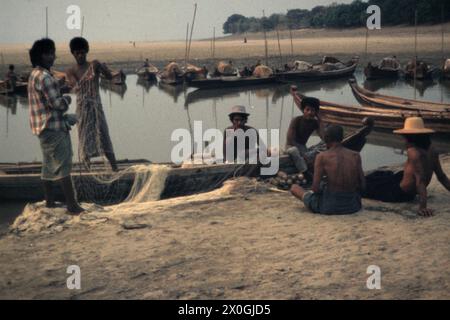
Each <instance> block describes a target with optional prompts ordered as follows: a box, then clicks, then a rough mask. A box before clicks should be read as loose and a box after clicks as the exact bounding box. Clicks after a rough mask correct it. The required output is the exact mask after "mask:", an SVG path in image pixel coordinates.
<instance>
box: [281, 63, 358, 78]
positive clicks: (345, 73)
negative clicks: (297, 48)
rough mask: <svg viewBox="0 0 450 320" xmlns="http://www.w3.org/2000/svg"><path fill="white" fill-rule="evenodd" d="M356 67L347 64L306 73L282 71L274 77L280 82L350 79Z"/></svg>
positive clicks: (355, 65)
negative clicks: (342, 66)
mask: <svg viewBox="0 0 450 320" xmlns="http://www.w3.org/2000/svg"><path fill="white" fill-rule="evenodd" d="M357 66H358V62H357V61H355V62H352V63H351V64H350V63H347V66H346V67H345V68H342V69H336V70H329V71H322V70H317V69H312V70H306V71H297V70H292V71H283V72H278V73H276V74H275V75H276V77H277V79H278V80H280V81H315V80H324V79H336V78H345V77H351V76H352V75H353V74H354V73H355V70H356V67H357Z"/></svg>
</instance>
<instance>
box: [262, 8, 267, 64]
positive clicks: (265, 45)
mask: <svg viewBox="0 0 450 320" xmlns="http://www.w3.org/2000/svg"><path fill="white" fill-rule="evenodd" d="M265 17H266V13H265V12H264V10H263V18H265ZM263 20H264V19H263ZM262 27H263V33H264V49H265V50H264V55H265V57H266V66H267V65H269V58H268V55H269V50H268V48H267V34H266V28H265V26H264V23H263V25H262Z"/></svg>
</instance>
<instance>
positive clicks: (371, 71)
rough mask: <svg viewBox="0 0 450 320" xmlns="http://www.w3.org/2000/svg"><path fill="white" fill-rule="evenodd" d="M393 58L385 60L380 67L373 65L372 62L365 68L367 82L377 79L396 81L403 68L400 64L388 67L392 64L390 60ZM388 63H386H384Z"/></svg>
mask: <svg viewBox="0 0 450 320" xmlns="http://www.w3.org/2000/svg"><path fill="white" fill-rule="evenodd" d="M388 59H391V58H386V59H383V60H382V61H381V62H380V64H379V65H372V64H371V63H370V62H369V64H368V65H367V67H365V68H364V75H365V76H366V79H367V80H375V79H396V78H398V77H399V75H400V71H401V66H400V64H399V63H397V64H392V66H386V65H385V64H386V63H387V62H391V60H388ZM384 61H386V63H384Z"/></svg>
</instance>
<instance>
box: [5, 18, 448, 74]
mask: <svg viewBox="0 0 450 320" xmlns="http://www.w3.org/2000/svg"><path fill="white" fill-rule="evenodd" d="M444 29H445V30H446V36H445V39H444V40H445V44H446V46H445V53H446V55H447V56H448V55H449V54H450V52H449V50H450V48H449V47H448V43H449V41H450V39H449V37H450V36H449V34H450V32H449V31H450V23H447V24H445V25H444ZM365 36H366V31H365V29H363V28H357V29H348V30H333V29H332V30H327V29H306V30H295V31H294V32H293V37H294V40H293V48H294V56H295V58H296V59H302V60H308V61H312V62H315V61H318V60H319V59H320V57H321V56H323V55H334V56H337V57H339V58H341V59H343V60H349V59H350V58H351V57H352V56H354V55H359V56H360V57H361V62H362V63H363V64H365V63H366V62H367V61H368V60H372V61H376V62H377V61H378V60H379V59H381V58H382V57H384V56H386V55H397V57H398V58H399V59H400V60H401V61H402V62H404V63H406V61H407V60H408V59H410V58H411V57H413V56H414V28H412V27H387V28H383V29H381V30H374V31H371V32H370V36H369V41H368V55H367V56H365V44H366V37H365ZM244 37H247V39H248V42H247V43H246V44H244V43H243V38H244ZM268 38H269V41H268V42H269V55H270V56H271V59H270V62H269V64H270V65H281V63H280V58H279V50H278V43H277V40H276V39H277V38H276V33H274V32H271V33H269V34H268ZM68 40H69V39H68ZM30 46H31V44H11V45H6V44H0V53H2V54H3V62H4V64H5V65H8V64H10V63H12V64H16V65H17V66H18V70H19V71H20V70H25V69H27V68H29V59H28V54H27V49H28V48H29V47H30ZM281 51H282V55H283V56H284V58H283V61H284V62H286V61H287V60H288V59H290V54H291V41H290V38H289V32H288V31H283V32H281ZM418 52H419V57H420V58H423V59H425V60H427V61H429V62H431V63H434V64H437V65H440V64H441V63H442V53H441V26H440V25H435V26H421V27H420V28H419V34H418ZM57 56H58V59H57V61H56V66H55V67H56V68H59V69H64V68H66V67H67V66H68V65H70V64H71V63H73V57H72V56H71V54H70V52H69V48H68V44H67V43H59V44H57ZM184 56H185V43H184V41H167V42H136V43H135V46H133V44H132V43H128V42H121V43H91V53H90V57H91V58H95V59H99V60H101V61H105V62H107V63H109V64H111V65H112V66H114V67H115V68H122V69H124V70H125V71H127V72H134V70H135V69H136V67H138V66H139V65H140V63H141V61H142V59H143V58H149V59H150V60H151V61H152V62H153V63H155V64H156V65H157V66H159V67H162V66H163V65H165V64H166V63H167V62H168V61H170V60H177V61H184ZM190 57H191V61H192V62H194V63H196V64H198V65H203V64H206V65H209V64H212V63H213V61H215V60H214V59H211V57H212V53H211V42H210V40H209V39H207V40H197V41H193V42H192V45H191V53H190ZM261 57H264V40H263V36H262V33H255V34H246V35H244V34H242V35H233V36H229V37H224V38H220V39H217V41H216V49H215V58H216V59H233V60H234V61H235V63H236V65H238V66H239V65H241V66H243V65H244V64H250V63H254V62H255V59H257V58H261Z"/></svg>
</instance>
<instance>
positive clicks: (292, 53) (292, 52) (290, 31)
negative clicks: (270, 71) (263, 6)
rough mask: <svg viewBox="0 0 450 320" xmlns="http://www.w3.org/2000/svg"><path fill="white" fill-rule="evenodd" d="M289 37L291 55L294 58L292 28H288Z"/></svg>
mask: <svg viewBox="0 0 450 320" xmlns="http://www.w3.org/2000/svg"><path fill="white" fill-rule="evenodd" d="M289 37H290V38H291V56H292V59H293V58H294V41H293V40H292V29H291V28H289Z"/></svg>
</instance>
